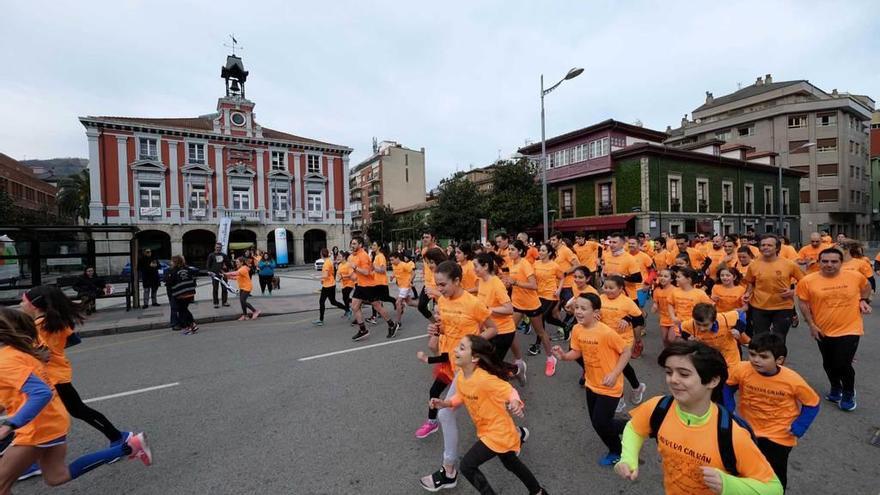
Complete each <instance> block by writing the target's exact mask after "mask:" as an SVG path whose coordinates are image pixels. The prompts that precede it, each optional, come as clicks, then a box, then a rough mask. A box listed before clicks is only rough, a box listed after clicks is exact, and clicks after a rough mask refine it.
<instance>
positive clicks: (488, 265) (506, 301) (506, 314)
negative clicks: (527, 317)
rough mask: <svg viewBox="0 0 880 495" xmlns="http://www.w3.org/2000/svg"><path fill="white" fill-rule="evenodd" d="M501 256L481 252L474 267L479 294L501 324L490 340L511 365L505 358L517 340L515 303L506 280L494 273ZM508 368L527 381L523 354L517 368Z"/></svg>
mask: <svg viewBox="0 0 880 495" xmlns="http://www.w3.org/2000/svg"><path fill="white" fill-rule="evenodd" d="M499 259H500V258H498V256H497V255H493V254H488V253H486V254H481V255H479V256H477V259H476V260H475V262H474V271H475V273H476V275H477V280H478V282H477V285H478V288H479V290H478V292H477V297H478V298H479V299H480V301H482V303H483V304H485V305H486V307H487V308H489V311H491V312H492V321H494V322H495V326H496V327H497V328H498V334H497V335H495V336H494V337H492V339H491V340H490V342H492V345H494V346H495V355H496V357H497V358H498V362H499V363H503V364H504V365H505V367H507V365H506V363H504V358H505V357H506V356H507V351H508V350H509V349H511V348H512V346H513V343H514V342H515V341H516V324H515V323H514V321H513V304H512V303H511V302H510V296H508V295H507V289H506V288H505V287H504V282H502V281H501V279H499V278H498V277H497V276H495V275H494V271H495V263H496V262H497V261H498V260H499ZM508 371H513V374H514V377H515V378H517V379H518V380H519V383H520V385H525V384H526V363H525V361H523V360H522V356H519V358H517V359H516V370H515V371H514V370H510V369H508Z"/></svg>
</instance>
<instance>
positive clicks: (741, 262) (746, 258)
mask: <svg viewBox="0 0 880 495" xmlns="http://www.w3.org/2000/svg"><path fill="white" fill-rule="evenodd" d="M754 259H755V256H754V255H753V254H752V250H751V249H749V248H748V247H747V246H743V247H741V248H739V249H737V250H736V264H735V265H734V268H735V269H736V271H737V272H739V278H740V281H739V283H740V284H742V286H743V287H747V286H748V285H749V283H748V282H746V272H747V271H748V270H749V265H751V264H752V260H754Z"/></svg>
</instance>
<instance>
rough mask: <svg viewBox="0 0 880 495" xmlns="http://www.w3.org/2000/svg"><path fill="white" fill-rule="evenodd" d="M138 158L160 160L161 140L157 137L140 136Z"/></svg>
mask: <svg viewBox="0 0 880 495" xmlns="http://www.w3.org/2000/svg"><path fill="white" fill-rule="evenodd" d="M138 158H139V159H140V160H158V159H159V141H158V140H157V139H155V138H140V139H139V140H138Z"/></svg>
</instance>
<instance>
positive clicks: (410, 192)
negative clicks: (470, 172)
mask: <svg viewBox="0 0 880 495" xmlns="http://www.w3.org/2000/svg"><path fill="white" fill-rule="evenodd" d="M348 184H349V190H350V199H349V203H350V208H351V220H352V230H354V231H357V230H361V229H362V228H363V226H364V225H367V224H369V223H370V211H371V210H373V209H375V208H377V207H380V206H390V207H391V208H392V209H393V210H395V211H396V210H400V209H405V208H409V207H411V206H414V205H417V204H420V203H424V202H425V148H421V149H419V150H414V149H410V148H407V147H405V146H403V145H401V144H399V143H397V142H395V141H382V142H381V143H376V142H375V141H374V143H373V154H372V155H370V157H369V158H367V159H366V160H364V161H362V162H361V163H359V164H357V166H355V167H354V168H353V169H352V170H351V172H350V173H349V176H348Z"/></svg>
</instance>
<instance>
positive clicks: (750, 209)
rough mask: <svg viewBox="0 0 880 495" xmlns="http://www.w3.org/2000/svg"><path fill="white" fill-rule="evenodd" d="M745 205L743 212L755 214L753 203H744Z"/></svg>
mask: <svg viewBox="0 0 880 495" xmlns="http://www.w3.org/2000/svg"><path fill="white" fill-rule="evenodd" d="M745 206H746V208H745V211H744V212H743V213H745V214H746V215H754V214H755V205H754V203H746V204H745Z"/></svg>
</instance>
